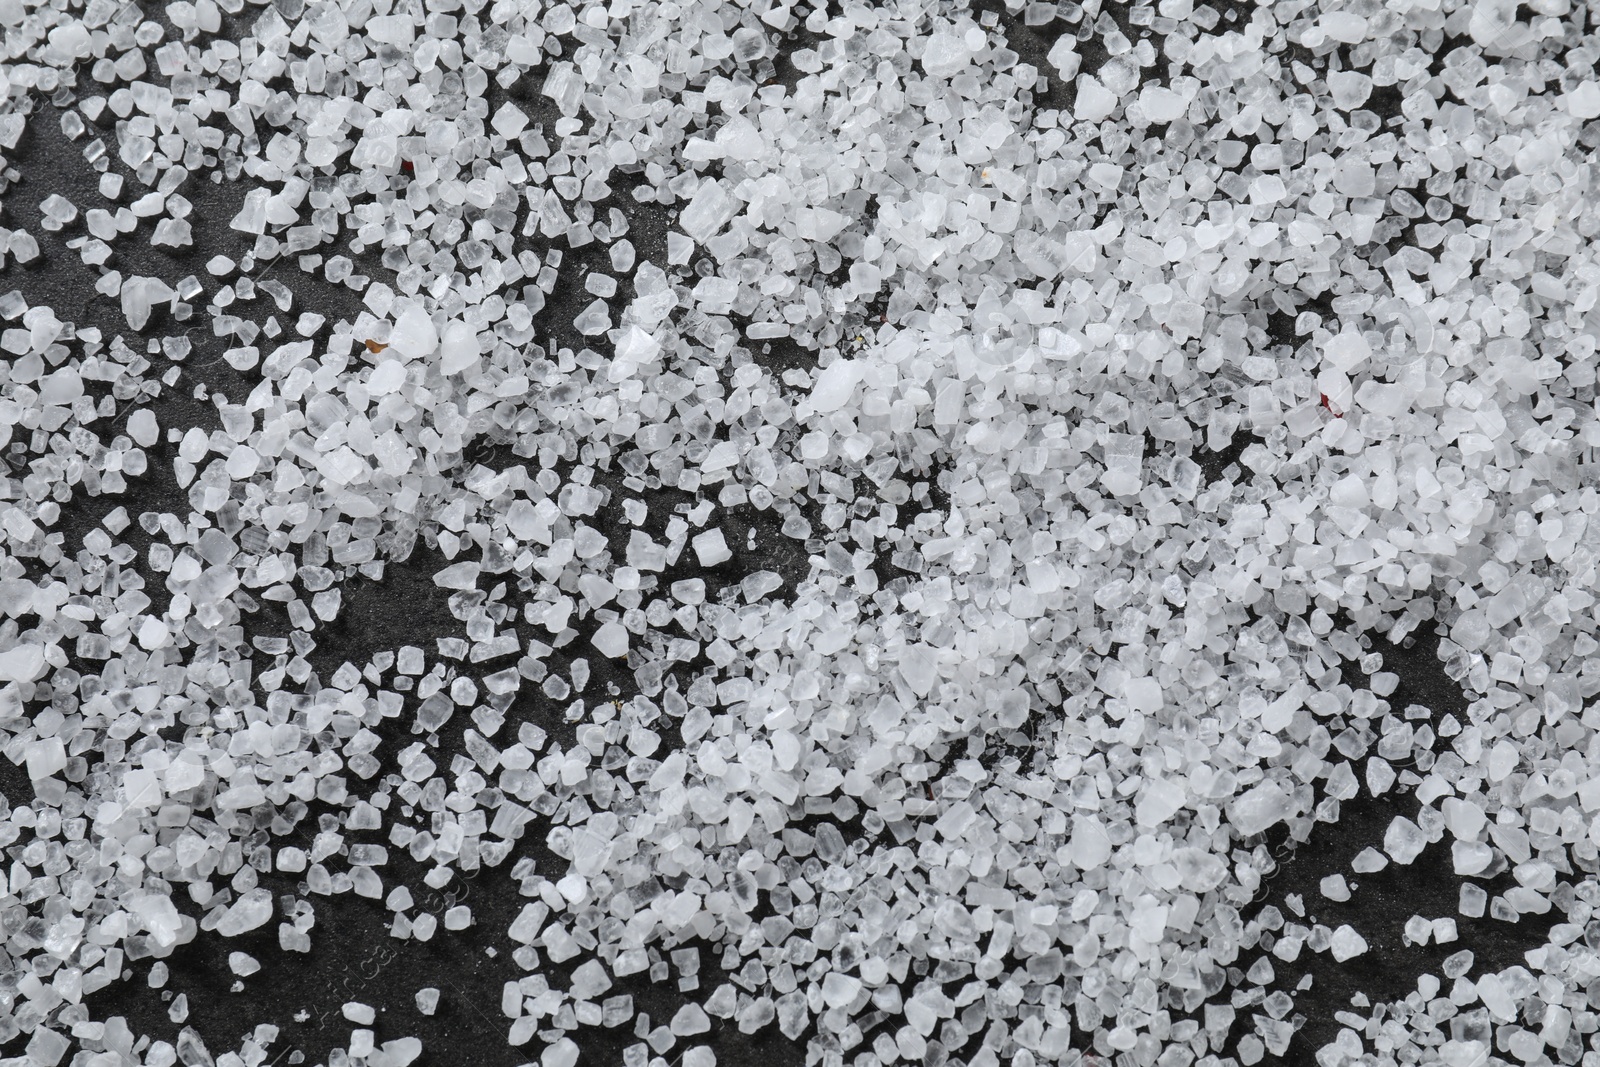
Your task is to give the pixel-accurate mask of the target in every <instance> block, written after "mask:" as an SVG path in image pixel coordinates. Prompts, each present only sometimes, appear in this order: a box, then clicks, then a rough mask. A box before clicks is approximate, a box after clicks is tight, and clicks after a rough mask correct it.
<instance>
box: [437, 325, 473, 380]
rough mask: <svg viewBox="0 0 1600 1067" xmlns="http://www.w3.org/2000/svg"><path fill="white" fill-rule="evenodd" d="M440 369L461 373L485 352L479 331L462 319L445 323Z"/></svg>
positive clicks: (450, 372)
mask: <svg viewBox="0 0 1600 1067" xmlns="http://www.w3.org/2000/svg"><path fill="white" fill-rule="evenodd" d="M440 348H441V353H442V354H441V363H440V370H442V371H443V372H444V373H445V374H460V373H461V372H462V371H464V370H466V369H467V368H468V367H471V366H472V365H473V364H474V363H476V362H477V360H478V357H479V356H480V355H482V354H483V350H482V346H480V345H479V343H478V335H477V332H476V331H474V330H473V329H472V327H471V326H468V325H467V324H466V323H465V322H462V321H461V320H460V319H453V320H451V321H450V322H448V323H446V324H445V328H444V339H443V341H442V342H441V343H440Z"/></svg>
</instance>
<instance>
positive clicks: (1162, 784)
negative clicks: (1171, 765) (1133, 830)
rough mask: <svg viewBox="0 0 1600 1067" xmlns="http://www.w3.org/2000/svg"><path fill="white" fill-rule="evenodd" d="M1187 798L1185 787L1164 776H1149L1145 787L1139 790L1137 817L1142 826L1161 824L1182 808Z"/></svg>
mask: <svg viewBox="0 0 1600 1067" xmlns="http://www.w3.org/2000/svg"><path fill="white" fill-rule="evenodd" d="M1186 798H1187V794H1185V792H1184V790H1183V787H1182V786H1180V785H1178V784H1177V783H1175V782H1169V781H1167V780H1165V779H1162V778H1147V779H1145V784H1144V788H1143V789H1141V790H1140V791H1139V802H1138V805H1137V806H1136V808H1135V811H1136V816H1135V817H1136V819H1137V821H1138V823H1139V825H1140V826H1143V827H1155V826H1160V825H1161V824H1162V823H1164V822H1166V821H1167V820H1168V819H1170V818H1172V817H1173V816H1174V815H1176V814H1177V813H1178V812H1179V811H1180V810H1182V808H1183V805H1184V801H1185V799H1186Z"/></svg>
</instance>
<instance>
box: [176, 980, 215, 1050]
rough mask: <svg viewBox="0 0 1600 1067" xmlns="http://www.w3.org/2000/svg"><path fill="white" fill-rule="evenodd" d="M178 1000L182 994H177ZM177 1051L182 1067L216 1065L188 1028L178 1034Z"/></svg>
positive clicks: (197, 1037) (195, 1034)
mask: <svg viewBox="0 0 1600 1067" xmlns="http://www.w3.org/2000/svg"><path fill="white" fill-rule="evenodd" d="M179 999H182V994H179ZM177 1049H178V1062H179V1063H181V1064H183V1067H214V1065H215V1063H216V1061H215V1060H214V1059H212V1058H211V1052H210V1050H209V1049H207V1048H206V1043H205V1042H204V1041H203V1040H201V1038H200V1035H199V1034H198V1033H196V1032H195V1031H194V1030H193V1029H192V1028H190V1027H187V1026H185V1027H184V1028H183V1029H182V1030H180V1031H179V1032H178V1044H177Z"/></svg>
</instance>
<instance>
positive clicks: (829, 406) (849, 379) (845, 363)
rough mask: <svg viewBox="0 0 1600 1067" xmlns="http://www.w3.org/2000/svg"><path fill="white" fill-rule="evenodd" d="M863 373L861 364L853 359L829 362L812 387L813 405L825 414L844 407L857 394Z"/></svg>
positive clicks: (816, 409)
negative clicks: (857, 387)
mask: <svg viewBox="0 0 1600 1067" xmlns="http://www.w3.org/2000/svg"><path fill="white" fill-rule="evenodd" d="M861 373H862V369H861V364H860V363H858V362H857V361H855V360H853V359H837V360H834V361H833V362H832V363H830V364H828V366H827V367H825V368H823V370H822V372H821V373H820V374H818V375H817V381H816V384H815V385H813V386H812V387H811V407H812V408H813V409H814V410H815V411H817V412H819V413H821V414H824V415H826V414H828V413H829V412H833V411H838V410H839V409H840V408H842V407H844V406H845V405H846V404H847V403H849V402H850V397H851V396H853V395H854V394H855V391H856V385H857V384H858V383H859V382H860V381H861Z"/></svg>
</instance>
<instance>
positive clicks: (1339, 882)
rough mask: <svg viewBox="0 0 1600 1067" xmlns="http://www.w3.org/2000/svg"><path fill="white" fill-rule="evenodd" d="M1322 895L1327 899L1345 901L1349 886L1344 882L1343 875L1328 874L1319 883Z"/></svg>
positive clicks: (1347, 897) (1347, 896)
mask: <svg viewBox="0 0 1600 1067" xmlns="http://www.w3.org/2000/svg"><path fill="white" fill-rule="evenodd" d="M1318 888H1320V889H1321V891H1322V895H1323V896H1325V897H1327V898H1328V899H1329V900H1337V901H1345V900H1349V899H1350V887H1349V886H1348V885H1347V884H1345V880H1344V875H1342V874H1330V875H1328V877H1326V878H1324V879H1323V880H1322V882H1321V884H1320V885H1319V887H1318Z"/></svg>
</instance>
